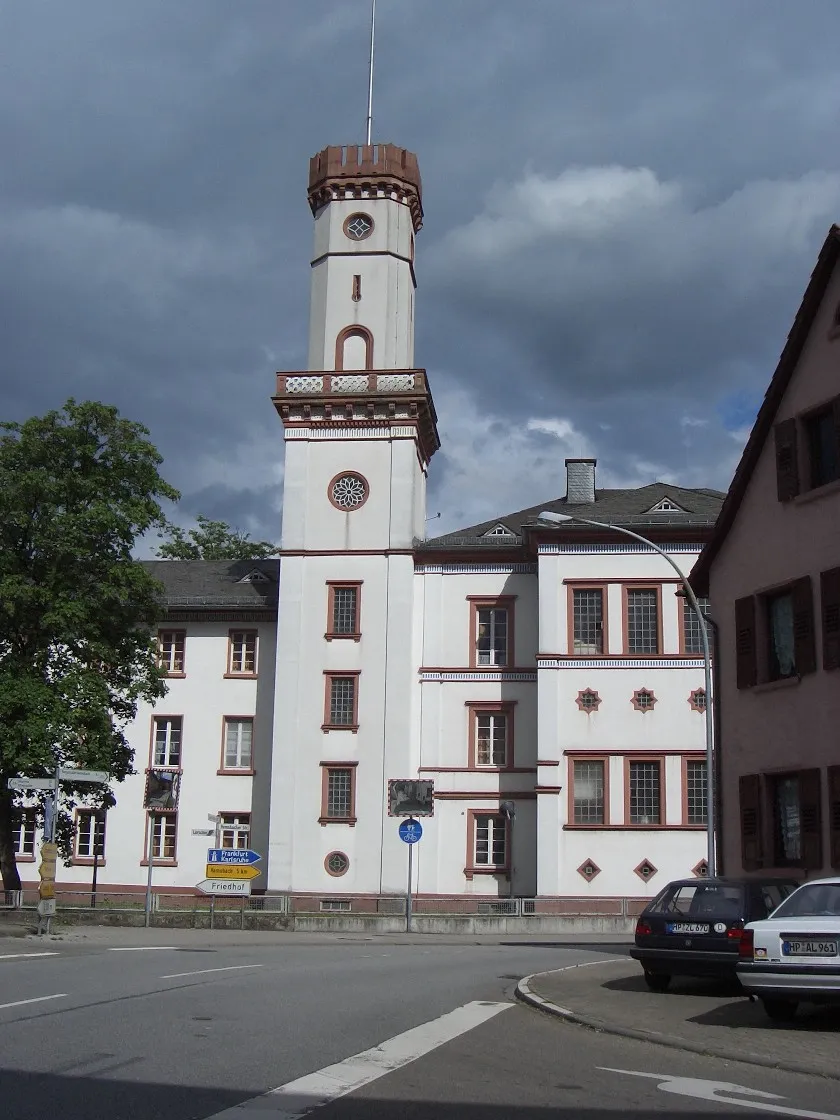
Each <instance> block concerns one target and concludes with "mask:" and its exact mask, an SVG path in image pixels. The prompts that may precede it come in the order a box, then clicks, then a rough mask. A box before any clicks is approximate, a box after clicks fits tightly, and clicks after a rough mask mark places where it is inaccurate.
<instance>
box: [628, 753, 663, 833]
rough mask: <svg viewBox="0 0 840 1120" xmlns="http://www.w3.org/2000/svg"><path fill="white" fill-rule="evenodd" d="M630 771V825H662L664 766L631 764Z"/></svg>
mask: <svg viewBox="0 0 840 1120" xmlns="http://www.w3.org/2000/svg"><path fill="white" fill-rule="evenodd" d="M629 770H630V777H629V786H630V789H629V802H630V824H661V823H662V782H661V776H662V764H661V763H660V762H658V761H655V762H631V763H630V764H629Z"/></svg>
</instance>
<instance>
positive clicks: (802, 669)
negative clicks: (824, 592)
mask: <svg viewBox="0 0 840 1120" xmlns="http://www.w3.org/2000/svg"><path fill="white" fill-rule="evenodd" d="M791 597H792V599H793V656H794V659H795V662H796V673H797V676H800V677H801V676H802V675H803V674H805V673H815V672H816V671H817V643H816V638H815V635H814V596H813V595H812V593H811V577H810V576H803V577H802V579H797V580H794V582H793V586H792V587H791Z"/></svg>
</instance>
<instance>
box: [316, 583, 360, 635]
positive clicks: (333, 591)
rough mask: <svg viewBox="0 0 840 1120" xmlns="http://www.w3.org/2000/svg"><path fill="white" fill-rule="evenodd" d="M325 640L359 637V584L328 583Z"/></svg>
mask: <svg viewBox="0 0 840 1120" xmlns="http://www.w3.org/2000/svg"><path fill="white" fill-rule="evenodd" d="M328 587H329V597H328V598H329V614H328V618H327V632H326V634H325V637H326V638H358V637H359V626H360V623H359V600H360V595H361V584H358V583H330V584H329V585H328Z"/></svg>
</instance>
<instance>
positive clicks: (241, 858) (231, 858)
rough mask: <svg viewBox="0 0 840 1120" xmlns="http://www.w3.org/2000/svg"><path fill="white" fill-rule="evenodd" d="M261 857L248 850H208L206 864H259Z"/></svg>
mask: <svg viewBox="0 0 840 1120" xmlns="http://www.w3.org/2000/svg"><path fill="white" fill-rule="evenodd" d="M261 859H262V856H261V855H260V854H259V853H258V852H252V851H251V849H250V848H208V849H207V862H208V863H259V861H260V860H261Z"/></svg>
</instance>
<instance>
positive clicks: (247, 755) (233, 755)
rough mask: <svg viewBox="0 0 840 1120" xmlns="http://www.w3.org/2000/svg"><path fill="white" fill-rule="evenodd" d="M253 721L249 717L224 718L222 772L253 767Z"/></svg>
mask: <svg viewBox="0 0 840 1120" xmlns="http://www.w3.org/2000/svg"><path fill="white" fill-rule="evenodd" d="M253 739H254V721H253V719H251V718H250V717H241V716H236V717H233V716H226V717H225V748H224V749H225V755H224V765H223V767H222V769H224V770H250V769H251V768H252V766H253Z"/></svg>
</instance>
